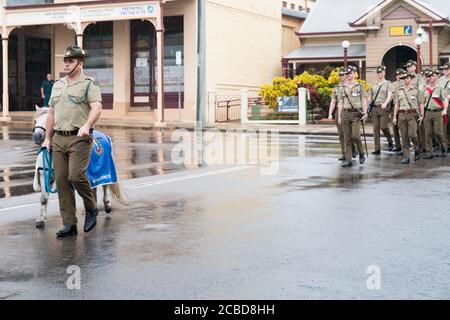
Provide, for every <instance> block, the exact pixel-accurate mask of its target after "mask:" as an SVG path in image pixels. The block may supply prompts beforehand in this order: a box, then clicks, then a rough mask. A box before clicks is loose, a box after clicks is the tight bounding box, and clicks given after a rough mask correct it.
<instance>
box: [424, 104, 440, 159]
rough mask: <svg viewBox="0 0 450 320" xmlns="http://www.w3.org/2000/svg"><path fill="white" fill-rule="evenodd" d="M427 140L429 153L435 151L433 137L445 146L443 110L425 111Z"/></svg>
mask: <svg viewBox="0 0 450 320" xmlns="http://www.w3.org/2000/svg"><path fill="white" fill-rule="evenodd" d="M424 126H425V142H426V149H427V153H428V154H432V153H433V137H435V138H436V140H437V142H438V144H439V146H441V147H442V148H443V147H444V129H443V126H444V119H442V112H430V111H427V112H426V113H425V120H424Z"/></svg>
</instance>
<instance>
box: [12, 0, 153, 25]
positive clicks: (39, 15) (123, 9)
mask: <svg viewBox="0 0 450 320" xmlns="http://www.w3.org/2000/svg"><path fill="white" fill-rule="evenodd" d="M38 10H39V11H38ZM5 13H6V14H5V15H6V25H7V26H26V25H45V24H71V23H76V22H96V21H115V20H130V19H149V18H156V17H157V14H158V5H157V4H156V3H151V2H150V3H149V2H141V3H139V2H138V3H133V4H110V5H85V6H73V5H72V6H67V7H66V8H54V9H53V8H49V7H47V8H45V11H40V9H39V8H36V9H34V10H30V9H25V10H20V11H19V10H14V11H8V10H6V12H5Z"/></svg>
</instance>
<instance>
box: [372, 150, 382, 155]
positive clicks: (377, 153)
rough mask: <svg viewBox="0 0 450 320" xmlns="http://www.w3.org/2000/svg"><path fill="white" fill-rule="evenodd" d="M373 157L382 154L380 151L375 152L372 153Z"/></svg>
mask: <svg viewBox="0 0 450 320" xmlns="http://www.w3.org/2000/svg"><path fill="white" fill-rule="evenodd" d="M372 154H373V155H375V156H378V155H380V154H381V151H380V150H375V151H374V152H372Z"/></svg>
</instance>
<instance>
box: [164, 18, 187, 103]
mask: <svg viewBox="0 0 450 320" xmlns="http://www.w3.org/2000/svg"><path fill="white" fill-rule="evenodd" d="M183 20H184V19H183V16H176V17H165V18H164V27H165V29H166V31H165V34H164V92H165V107H166V108H175V107H176V108H178V91H180V95H181V107H183V100H184V27H183ZM177 52H180V54H181V65H177V64H176V55H177ZM178 85H179V86H180V87H178Z"/></svg>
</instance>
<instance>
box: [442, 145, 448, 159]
mask: <svg viewBox="0 0 450 320" xmlns="http://www.w3.org/2000/svg"><path fill="white" fill-rule="evenodd" d="M441 157H442V158H447V149H446V148H444V147H442V152H441Z"/></svg>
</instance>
